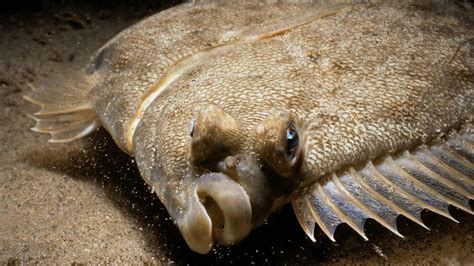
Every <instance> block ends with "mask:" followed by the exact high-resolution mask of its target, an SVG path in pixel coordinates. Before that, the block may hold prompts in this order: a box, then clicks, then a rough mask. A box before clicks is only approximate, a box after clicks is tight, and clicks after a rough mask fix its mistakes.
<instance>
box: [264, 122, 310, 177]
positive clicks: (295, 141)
mask: <svg viewBox="0 0 474 266" xmlns="http://www.w3.org/2000/svg"><path fill="white" fill-rule="evenodd" d="M257 135H258V137H257V139H256V141H257V142H256V143H257V144H256V146H257V149H258V152H259V154H260V157H261V158H262V159H263V160H264V161H265V162H266V164H267V165H268V166H270V167H271V168H272V169H273V170H275V172H277V173H278V174H280V175H281V176H284V177H289V176H291V175H293V173H294V172H295V171H296V168H297V167H298V162H300V161H301V160H300V159H301V154H302V147H301V144H302V142H301V138H302V136H301V129H300V128H299V126H298V123H297V122H296V118H295V117H293V116H292V115H290V114H288V113H281V114H278V115H272V116H270V117H268V118H267V119H266V120H265V121H264V122H263V123H262V124H261V125H260V126H259V127H258V128H257Z"/></svg>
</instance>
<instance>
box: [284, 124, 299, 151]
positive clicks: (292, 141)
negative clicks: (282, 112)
mask: <svg viewBox="0 0 474 266" xmlns="http://www.w3.org/2000/svg"><path fill="white" fill-rule="evenodd" d="M298 143H299V138H298V132H297V131H296V128H295V125H294V124H290V126H289V127H288V128H287V129H286V154H287V155H288V156H289V157H290V158H293V157H294V156H295V154H296V150H297V148H298Z"/></svg>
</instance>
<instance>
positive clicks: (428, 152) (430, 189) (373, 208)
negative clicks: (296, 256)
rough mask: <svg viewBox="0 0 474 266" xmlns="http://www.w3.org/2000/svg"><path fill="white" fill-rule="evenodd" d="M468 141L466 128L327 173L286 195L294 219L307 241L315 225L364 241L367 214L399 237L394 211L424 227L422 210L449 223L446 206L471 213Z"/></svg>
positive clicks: (472, 153)
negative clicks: (345, 230)
mask: <svg viewBox="0 0 474 266" xmlns="http://www.w3.org/2000/svg"><path fill="white" fill-rule="evenodd" d="M473 140H474V138H473V134H472V132H470V131H469V130H466V131H464V132H463V133H456V134H454V135H452V136H450V137H449V138H448V139H447V140H446V141H444V142H443V143H441V144H434V145H431V146H425V145H423V146H421V147H418V148H416V149H414V150H413V151H402V152H400V153H398V154H397V155H386V156H384V157H382V158H379V159H377V160H374V161H369V162H367V163H366V164H365V165H363V166H361V167H359V168H354V167H349V168H348V169H346V170H345V171H343V172H341V173H337V174H336V173H333V174H332V175H330V176H328V177H326V178H323V179H320V180H319V181H318V182H316V183H314V184H312V185H311V186H308V187H306V188H304V189H303V190H302V191H300V192H299V193H298V194H297V196H296V197H294V198H293V199H292V205H293V209H294V212H295V214H296V217H297V218H298V221H299V222H300V224H301V226H302V227H303V230H304V231H305V232H306V234H307V235H308V236H309V237H310V238H311V239H312V240H313V241H314V227H315V225H316V224H318V225H319V226H320V227H321V229H322V231H323V232H324V233H325V234H326V235H328V237H329V238H330V239H331V240H333V241H335V239H334V232H335V230H336V228H337V226H338V225H339V224H341V223H347V224H348V225H349V226H350V227H352V228H353V229H354V230H355V231H356V232H357V233H359V234H360V235H362V236H363V237H364V238H365V239H367V238H366V237H365V234H364V222H365V220H366V219H367V218H371V219H374V220H376V221H377V222H379V223H380V224H381V225H383V226H384V227H386V228H388V229H389V230H390V231H392V232H394V233H395V234H397V235H399V236H401V234H400V233H399V232H398V230H397V224H396V219H397V217H398V216H399V215H400V214H401V215H403V216H405V217H407V218H408V219H410V220H412V221H414V222H416V223H418V224H420V225H421V226H423V227H425V228H427V227H426V226H425V225H424V224H423V222H422V220H421V211H422V210H423V209H428V210H430V211H433V212H435V213H438V214H440V215H442V216H445V217H447V218H449V219H451V220H453V221H456V220H455V219H454V218H453V217H452V216H451V215H450V213H449V210H448V206H449V205H453V206H455V207H457V208H459V209H461V210H463V211H465V212H468V213H470V214H474V212H473V210H472V208H471V206H470V204H469V201H470V200H473V199H474V163H473V158H474V148H473V147H474V141H473ZM427 229H428V228H427Z"/></svg>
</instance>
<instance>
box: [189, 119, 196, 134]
mask: <svg viewBox="0 0 474 266" xmlns="http://www.w3.org/2000/svg"><path fill="white" fill-rule="evenodd" d="M195 123H196V120H195V119H194V118H193V119H192V120H191V122H190V123H189V125H188V133H189V136H191V137H192V136H193V135H194V124H195Z"/></svg>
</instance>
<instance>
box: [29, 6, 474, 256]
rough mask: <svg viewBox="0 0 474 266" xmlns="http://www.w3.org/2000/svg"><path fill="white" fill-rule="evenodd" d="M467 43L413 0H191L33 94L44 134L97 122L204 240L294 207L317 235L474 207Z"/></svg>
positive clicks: (464, 28)
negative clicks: (372, 0) (284, 0)
mask: <svg viewBox="0 0 474 266" xmlns="http://www.w3.org/2000/svg"><path fill="white" fill-rule="evenodd" d="M468 13H469V14H471V15H472V12H470V11H469V12H468ZM469 14H468V15H467V16H466V17H467V18H468V17H469ZM471 18H472V16H471ZM473 40H474V30H473V28H472V27H469V26H468V25H467V24H466V20H465V19H463V18H462V17H454V16H450V15H445V14H443V12H433V10H431V9H430V8H427V7H426V6H418V5H411V4H403V3H399V4H383V3H382V4H371V5H368V4H335V5H317V4H310V3H288V4H281V3H274V4H267V5H262V4H260V3H200V4H193V3H187V4H183V5H180V6H177V7H174V8H170V9H168V10H165V11H162V12H160V13H158V14H156V15H153V16H151V17H149V18H147V19H144V20H143V21H141V22H139V23H137V24H135V25H133V26H131V27H129V28H127V29H125V30H124V31H122V32H121V33H119V34H118V35H117V36H116V37H114V38H113V39H111V40H110V41H109V42H107V43H106V44H105V45H104V46H103V47H102V48H100V49H99V50H98V51H97V53H95V55H94V56H93V57H92V60H91V63H90V64H89V65H87V66H86V67H85V68H84V71H83V72H79V73H71V75H68V76H65V77H61V79H60V82H57V84H58V85H57V86H55V87H46V88H44V89H41V88H33V90H32V92H31V94H29V95H27V96H25V98H26V99H28V100H29V101H31V102H33V103H35V104H38V105H40V106H41V110H39V111H38V112H37V113H35V114H34V118H35V120H36V125H35V127H33V130H34V131H38V132H45V133H50V134H51V139H50V141H51V142H67V141H72V140H75V139H78V138H81V137H83V136H86V135H87V134H89V133H91V132H93V131H94V130H95V129H96V128H98V127H101V126H102V127H104V128H105V129H106V130H107V131H108V132H109V133H110V134H111V136H112V137H113V139H114V140H115V142H116V143H117V145H118V146H119V147H120V148H121V149H122V150H123V151H124V152H126V153H128V154H129V155H130V156H133V157H134V158H135V160H136V163H137V165H138V168H139V170H140V173H141V175H142V177H143V179H144V180H145V181H146V182H147V183H148V184H149V186H150V187H151V188H152V190H153V191H154V192H155V193H156V194H157V195H158V197H159V198H160V200H161V201H162V202H163V204H164V206H165V207H166V209H167V210H168V212H169V215H170V216H171V217H172V219H173V220H174V221H175V222H176V225H177V226H178V227H179V230H180V231H181V233H182V236H183V237H184V239H185V240H186V242H187V243H188V245H189V247H190V248H191V249H192V250H194V251H196V252H199V253H207V252H209V250H210V249H211V248H212V247H213V245H214V243H215V242H217V243H219V244H222V245H232V244H235V243H238V242H239V241H241V240H242V239H243V238H245V237H246V236H247V235H248V234H249V232H250V231H251V229H252V228H255V227H257V226H259V225H261V224H262V223H263V222H264V221H265V220H266V219H267V218H268V216H269V215H270V214H271V213H272V212H274V211H275V210H278V209H279V208H280V207H281V206H282V205H283V204H286V203H287V202H291V204H292V206H293V209H294V213H295V215H296V217H297V218H298V220H299V222H300V224H301V226H302V228H303V230H304V231H305V232H306V233H307V234H308V236H309V237H310V238H311V239H313V240H314V228H315V226H316V225H318V226H319V227H320V228H321V229H322V231H323V232H324V233H326V234H327V236H328V237H329V238H330V239H332V240H334V231H335V230H336V227H337V226H338V225H339V224H341V223H346V224H348V225H349V226H350V227H352V228H353V229H354V230H355V231H356V232H357V233H359V234H360V235H361V236H362V237H363V238H366V236H365V234H364V222H365V221H366V219H368V218H371V219H374V220H376V221H377V222H379V223H380V224H382V225H383V226H385V227H386V228H388V229H389V230H391V231H392V232H394V233H395V234H397V235H400V233H399V232H398V231H397V224H396V219H397V217H398V216H399V215H400V214H401V215H403V216H405V217H407V218H409V219H411V220H413V221H414V222H416V223H418V224H420V225H421V226H423V227H425V225H424V224H423V222H422V220H421V216H420V215H421V211H422V210H423V209H428V210H430V211H433V212H435V213H438V214H440V215H443V216H445V217H448V218H450V219H453V220H454V218H452V217H451V216H450V214H449V211H448V206H449V205H453V206H455V207H457V208H459V209H462V210H464V211H466V212H468V213H471V214H472V213H473V211H472V207H471V206H470V200H472V199H473V197H474V167H473V166H474V134H473V132H474V127H473V123H472V117H473V110H474V109H473V92H474V90H473V84H474V76H473V69H474V52H473V48H472V44H473Z"/></svg>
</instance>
